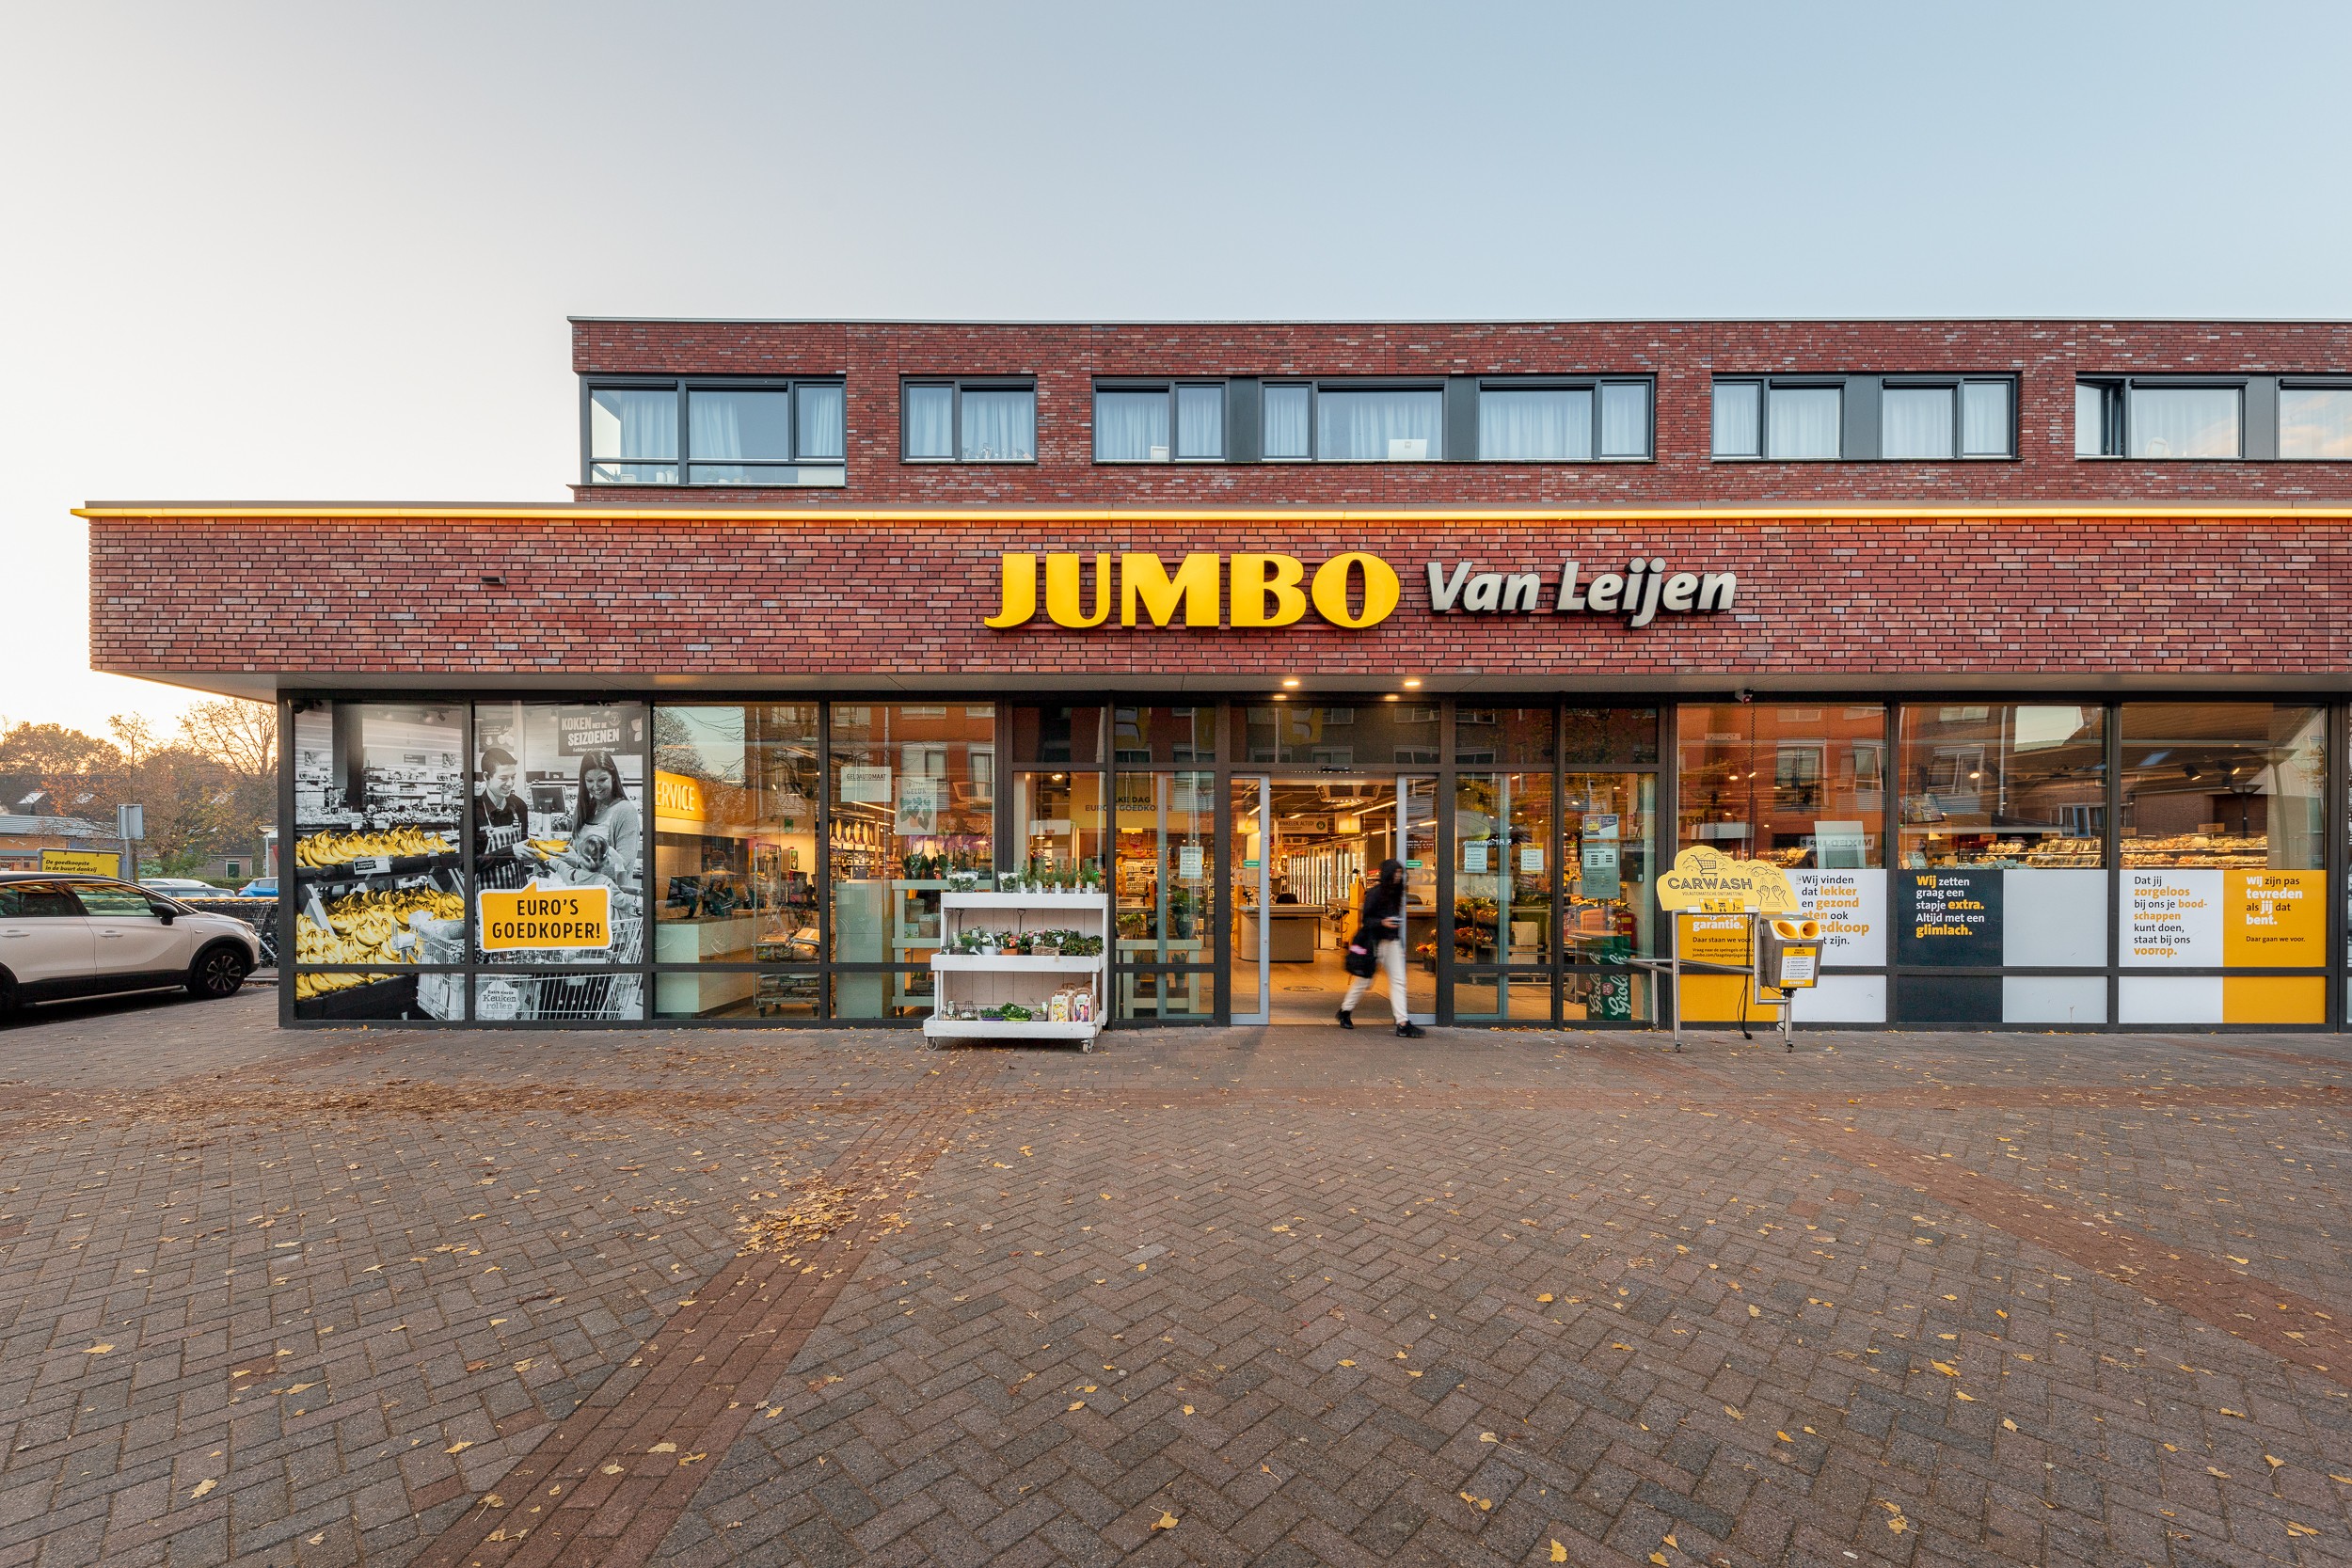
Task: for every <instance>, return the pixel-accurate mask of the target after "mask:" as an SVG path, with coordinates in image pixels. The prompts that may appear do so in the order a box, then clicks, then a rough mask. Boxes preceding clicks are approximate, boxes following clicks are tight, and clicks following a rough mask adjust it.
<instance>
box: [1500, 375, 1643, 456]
mask: <svg viewBox="0 0 2352 1568" xmlns="http://www.w3.org/2000/svg"><path fill="white" fill-rule="evenodd" d="M1596 453H1597V454H1598V455H1599V456H1601V457H1603V458H1617V457H1635V458H1640V457H1647V456H1648V455H1649V454H1650V418H1649V383H1648V382H1646V381H1597V382H1586V383H1581V384H1580V383H1574V382H1565V381H1562V382H1551V381H1543V382H1525V381H1510V382H1495V381H1488V382H1483V383H1481V384H1480V386H1479V388H1478V457H1479V460H1480V461H1481V462H1485V463H1588V462H1590V461H1592V459H1593V457H1594V456H1595V454H1596Z"/></svg>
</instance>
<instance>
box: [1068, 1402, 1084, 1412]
mask: <svg viewBox="0 0 2352 1568" xmlns="http://www.w3.org/2000/svg"><path fill="white" fill-rule="evenodd" d="M1086 1407H1087V1402H1086V1401H1084V1400H1072V1401H1071V1402H1070V1408H1071V1409H1072V1410H1084V1409H1085V1408H1086Z"/></svg>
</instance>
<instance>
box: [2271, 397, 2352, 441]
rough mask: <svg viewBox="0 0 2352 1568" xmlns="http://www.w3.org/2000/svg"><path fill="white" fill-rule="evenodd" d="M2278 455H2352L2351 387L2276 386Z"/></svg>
mask: <svg viewBox="0 0 2352 1568" xmlns="http://www.w3.org/2000/svg"><path fill="white" fill-rule="evenodd" d="M2279 455H2280V457H2307V458H2308V457H2332V458H2346V457H2352V388H2343V387H2284V388H2280V391H2279Z"/></svg>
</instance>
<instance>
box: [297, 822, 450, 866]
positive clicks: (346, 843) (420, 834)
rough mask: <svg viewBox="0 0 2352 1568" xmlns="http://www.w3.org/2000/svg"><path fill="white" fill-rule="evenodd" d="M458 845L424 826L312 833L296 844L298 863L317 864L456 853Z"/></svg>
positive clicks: (303, 864) (340, 863)
mask: <svg viewBox="0 0 2352 1568" xmlns="http://www.w3.org/2000/svg"><path fill="white" fill-rule="evenodd" d="M456 852H457V847H456V846H455V845H453V844H452V843H450V842H449V840H447V839H445V838H443V837H442V836H441V835H440V834H438V833H428V832H424V831H423V830H422V829H421V828H394V829H389V830H387V831H385V832H365V833H312V834H311V835H310V837H308V838H306V839H303V840H301V841H300V842H299V843H297V844H295V846H294V863H295V864H296V865H300V866H309V867H312V868H316V867H319V866H328V865H342V864H344V863H347V862H350V861H356V860H365V859H368V858H370V857H372V856H379V855H380V856H386V857H389V856H395V855H453V854H455V853H456Z"/></svg>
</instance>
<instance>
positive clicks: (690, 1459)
mask: <svg viewBox="0 0 2352 1568" xmlns="http://www.w3.org/2000/svg"><path fill="white" fill-rule="evenodd" d="M709 1457H710V1455H708V1454H707V1453H690V1454H687V1455H685V1456H684V1457H682V1458H681V1459H679V1460H678V1463H679V1464H680V1465H691V1464H693V1463H694V1461H696V1460H698V1459H708V1458H709Z"/></svg>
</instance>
